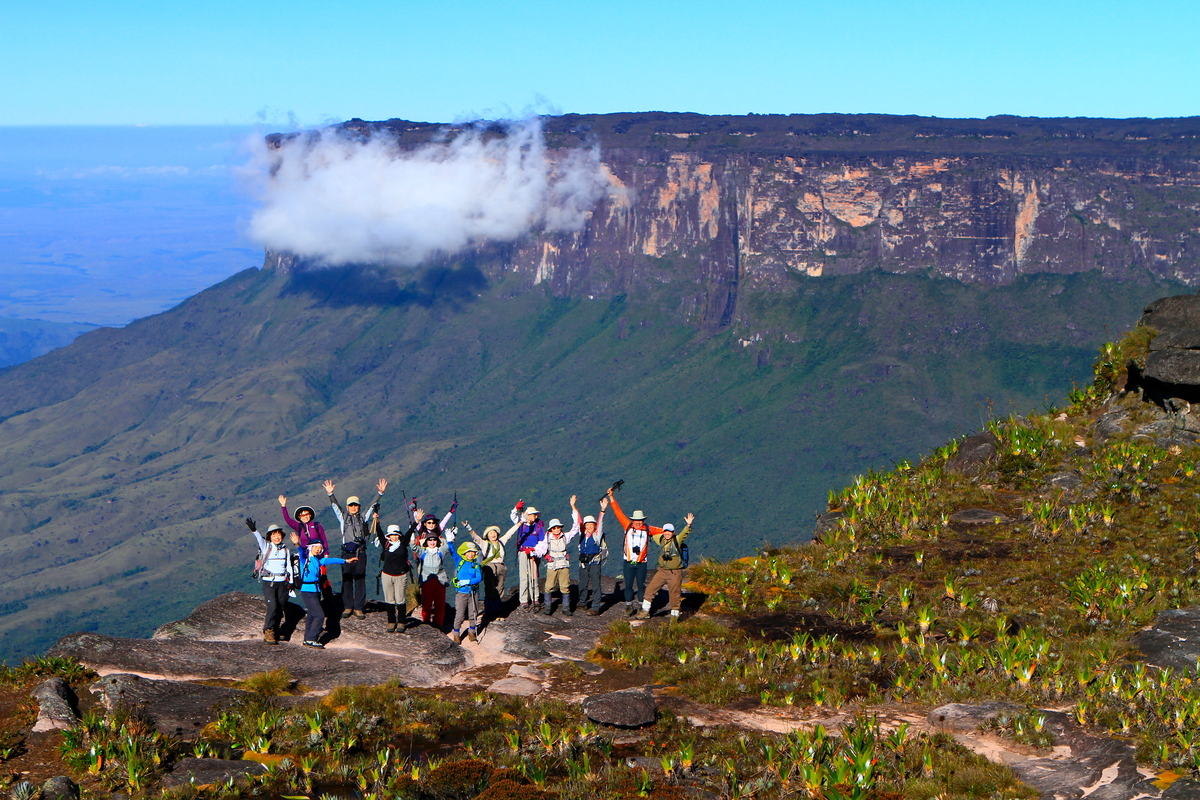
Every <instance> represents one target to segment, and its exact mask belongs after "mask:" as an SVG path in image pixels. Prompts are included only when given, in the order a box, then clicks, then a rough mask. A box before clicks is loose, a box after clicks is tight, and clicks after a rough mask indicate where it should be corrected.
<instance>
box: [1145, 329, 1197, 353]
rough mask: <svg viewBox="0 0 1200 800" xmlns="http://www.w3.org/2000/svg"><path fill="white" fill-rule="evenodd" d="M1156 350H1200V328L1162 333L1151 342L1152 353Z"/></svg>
mask: <svg viewBox="0 0 1200 800" xmlns="http://www.w3.org/2000/svg"><path fill="white" fill-rule="evenodd" d="M1155 350H1200V328H1189V329H1187V330H1172V331H1167V332H1165V333H1160V334H1159V335H1158V336H1155V337H1154V339H1153V340H1151V342H1150V352H1152V353H1153V352H1154V351H1155Z"/></svg>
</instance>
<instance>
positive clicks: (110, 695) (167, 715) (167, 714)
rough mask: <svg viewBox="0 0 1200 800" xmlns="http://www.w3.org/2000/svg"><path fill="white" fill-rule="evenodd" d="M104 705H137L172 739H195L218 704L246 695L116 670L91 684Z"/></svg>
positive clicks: (114, 706) (115, 706)
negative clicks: (114, 672)
mask: <svg viewBox="0 0 1200 800" xmlns="http://www.w3.org/2000/svg"><path fill="white" fill-rule="evenodd" d="M91 692H92V693H93V694H95V695H97V696H98V697H99V699H100V701H101V702H102V703H103V704H104V706H105V708H107V709H109V710H112V709H115V708H139V709H142V710H143V711H145V713H146V715H147V716H148V717H149V718H150V721H151V722H152V723H154V726H155V727H156V728H158V729H159V731H161V732H162V733H164V734H166V735H167V736H174V737H175V738H176V739H182V740H185V741H186V740H190V739H195V738H196V737H197V736H198V735H199V734H200V731H201V730H202V729H203V728H204V726H205V725H207V724H208V723H210V722H212V721H214V720H216V718H217V715H218V713H219V709H220V707H221V706H225V705H228V704H229V703H231V702H233V701H234V700H237V699H238V698H240V697H244V696H246V694H247V692H244V691H241V690H240V689H231V688H227V687H223V686H206V685H204V684H199V683H190V682H186V681H170V680H147V679H146V678H143V677H141V676H139V675H127V674H123V673H116V674H112V675H106V676H104V677H103V678H101V679H100V680H98V681H96V683H94V684H92V686H91Z"/></svg>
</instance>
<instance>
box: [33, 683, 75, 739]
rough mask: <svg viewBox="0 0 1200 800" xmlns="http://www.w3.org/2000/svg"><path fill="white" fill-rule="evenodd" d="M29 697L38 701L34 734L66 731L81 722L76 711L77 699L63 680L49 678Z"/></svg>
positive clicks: (35, 688)
mask: <svg viewBox="0 0 1200 800" xmlns="http://www.w3.org/2000/svg"><path fill="white" fill-rule="evenodd" d="M29 696H30V697H32V698H33V699H34V700H37V701H38V715H37V722H35V723H34V724H33V732H34V733H42V732H43V731H53V730H65V729H67V728H69V727H71V726H72V725H74V724H75V723H76V722H78V721H79V714H77V713H76V711H75V707H76V703H77V698H76V697H75V693H74V692H72V691H71V687H69V686H67V684H66V682H65V681H63V679H62V678H57V677H55V678H47V679H46V680H44V681H42V682H41V683H39V684H38V685H37V686H36V687H34V690H33V691H32V692H30V693H29Z"/></svg>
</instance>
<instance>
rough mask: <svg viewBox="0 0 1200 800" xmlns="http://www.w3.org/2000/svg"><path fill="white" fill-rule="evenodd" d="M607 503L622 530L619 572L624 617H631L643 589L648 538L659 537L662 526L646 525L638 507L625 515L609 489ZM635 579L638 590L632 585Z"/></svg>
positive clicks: (635, 610)
mask: <svg viewBox="0 0 1200 800" xmlns="http://www.w3.org/2000/svg"><path fill="white" fill-rule="evenodd" d="M608 502H609V503H610V504H611V505H612V510H613V514H614V515H616V517H617V522H619V523H621V527H622V528H623V529H624V531H625V541H624V546H623V547H622V554H621V555H622V559H621V575H622V577H623V579H624V580H623V584H624V589H625V616H627V617H632V616H633V615H634V614H636V613H637V610H638V609H637V604H636V603H635V602H634V599H635V598H636V597H637V596H638V593H639V592H644V591H646V556H647V554H648V551H649V549H650V537H651V536H660V535H661V534H662V532H663V529H662V528H656V527H655V526H653V525H647V524H646V515H645V514H643V513H642V511H641V509H638V510H637V511H634V512H633V515H632V516H628V517H627V516H625V512H624V511H622V510H621V505H620V504H619V503H618V502H617V498H616V496H615V495H614V494H613V490H612V489H609V490H608ZM635 581H636V583H637V589H634V588H633V585H634V582H635Z"/></svg>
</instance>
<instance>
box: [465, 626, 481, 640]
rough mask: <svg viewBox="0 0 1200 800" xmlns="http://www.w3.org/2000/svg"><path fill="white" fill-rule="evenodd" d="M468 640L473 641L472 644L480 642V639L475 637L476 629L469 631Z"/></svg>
mask: <svg viewBox="0 0 1200 800" xmlns="http://www.w3.org/2000/svg"><path fill="white" fill-rule="evenodd" d="M467 640H468V641H471V642H478V641H479V637H478V636H476V635H475V629H474V628H471V630H469V631H467Z"/></svg>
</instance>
